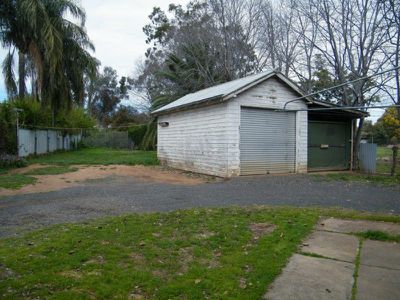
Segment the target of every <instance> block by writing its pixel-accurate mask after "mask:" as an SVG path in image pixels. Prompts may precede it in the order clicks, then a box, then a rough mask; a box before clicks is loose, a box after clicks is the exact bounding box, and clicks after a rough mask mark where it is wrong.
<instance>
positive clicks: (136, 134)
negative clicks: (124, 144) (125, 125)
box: [128, 124, 147, 148]
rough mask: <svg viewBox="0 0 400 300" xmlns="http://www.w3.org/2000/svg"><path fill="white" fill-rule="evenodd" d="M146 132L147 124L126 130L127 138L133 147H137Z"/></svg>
mask: <svg viewBox="0 0 400 300" xmlns="http://www.w3.org/2000/svg"><path fill="white" fill-rule="evenodd" d="M146 131H147V124H141V125H137V126H135V127H131V128H129V129H128V135H129V138H130V139H131V140H132V141H133V142H134V145H135V147H136V148H137V147H139V145H140V144H141V143H142V141H143V138H144V136H145V134H146Z"/></svg>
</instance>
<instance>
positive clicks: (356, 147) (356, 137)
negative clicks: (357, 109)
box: [353, 118, 364, 170]
mask: <svg viewBox="0 0 400 300" xmlns="http://www.w3.org/2000/svg"><path fill="white" fill-rule="evenodd" d="M363 124H364V118H361V119H360V122H359V124H358V126H357V130H355V131H354V133H353V170H357V169H358V166H359V164H358V152H359V151H360V141H361V131H362V128H363Z"/></svg>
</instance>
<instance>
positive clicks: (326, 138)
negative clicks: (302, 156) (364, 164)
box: [308, 121, 351, 170]
mask: <svg viewBox="0 0 400 300" xmlns="http://www.w3.org/2000/svg"><path fill="white" fill-rule="evenodd" d="M350 133H351V123H350V122H317V121H310V122H309V123H308V169H310V170H345V169H348V168H349V163H350V153H351V142H350Z"/></svg>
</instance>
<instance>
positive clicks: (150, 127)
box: [139, 119, 157, 150]
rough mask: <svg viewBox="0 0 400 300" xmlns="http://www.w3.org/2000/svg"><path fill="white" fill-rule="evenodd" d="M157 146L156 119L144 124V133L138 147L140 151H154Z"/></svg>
mask: <svg viewBox="0 0 400 300" xmlns="http://www.w3.org/2000/svg"><path fill="white" fill-rule="evenodd" d="M156 144H157V119H155V120H153V121H151V122H149V123H147V124H146V133H145V135H144V137H143V140H142V142H141V143H140V145H139V149H141V150H155V149H156Z"/></svg>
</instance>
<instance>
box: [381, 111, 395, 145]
mask: <svg viewBox="0 0 400 300" xmlns="http://www.w3.org/2000/svg"><path fill="white" fill-rule="evenodd" d="M378 123H382V126H383V127H384V128H385V130H386V131H387V133H388V136H389V138H390V139H392V138H396V139H397V140H400V117H399V115H398V111H397V109H396V107H390V108H388V109H386V111H385V113H384V114H383V116H382V117H381V118H380V119H379V120H378Z"/></svg>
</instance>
